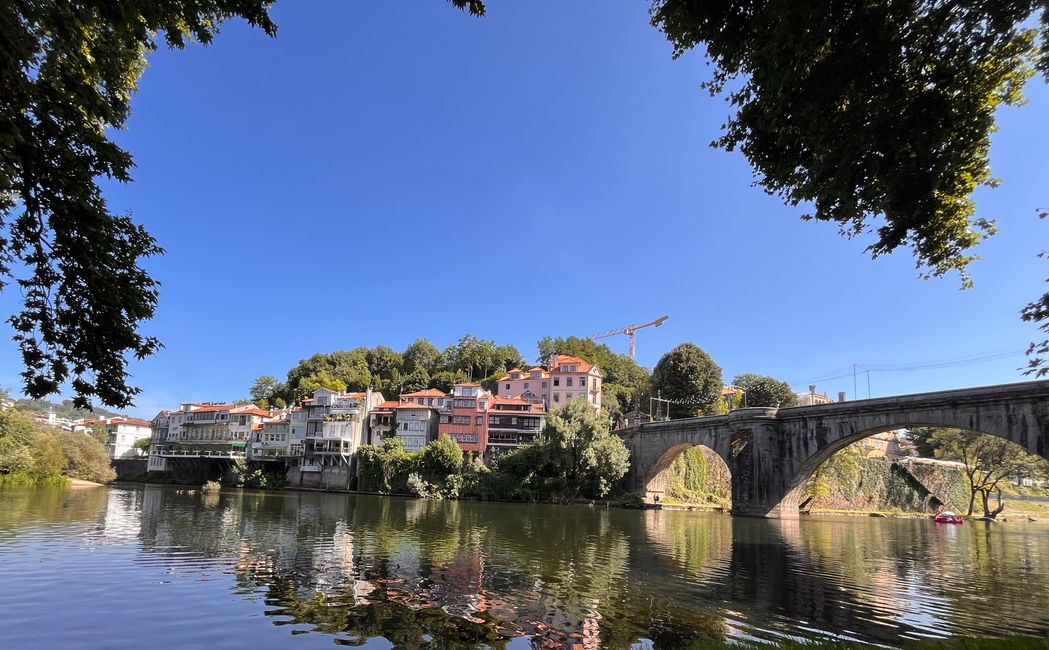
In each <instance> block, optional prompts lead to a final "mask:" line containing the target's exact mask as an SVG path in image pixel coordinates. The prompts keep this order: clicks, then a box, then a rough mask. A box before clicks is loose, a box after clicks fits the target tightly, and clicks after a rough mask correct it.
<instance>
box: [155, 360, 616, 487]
mask: <svg viewBox="0 0 1049 650" xmlns="http://www.w3.org/2000/svg"><path fill="white" fill-rule="evenodd" d="M526 377H527V378H528V379H527V380H526V379H525V378H526ZM533 377H534V378H535V379H533ZM601 379H602V376H601V372H600V370H599V369H598V368H597V367H596V366H594V365H593V364H591V363H589V362H587V361H585V360H583V359H579V358H578V357H571V356H565V355H555V356H554V357H552V358H551V359H550V363H549V365H548V366H547V367H545V368H542V367H538V366H537V367H535V368H531V369H529V370H520V369H513V370H511V371H509V372H508V373H507V374H506V375H505V376H504V377H502V378H500V380H499V383H498V386H497V388H496V390H497V391H498V394H496V393H494V392H492V391H489V390H487V389H485V388H484V387H482V386H481V385H480V384H476V383H470V382H467V383H461V384H456V385H455V386H453V387H452V391H451V393H444V392H443V391H440V390H437V389H434V388H428V389H425V390H420V391H415V392H407V393H403V394H401V395H399V396H398V398H397V399H396V400H387V399H386V398H385V396H383V394H382V393H380V392H378V391H372V390H367V391H361V392H339V391H333V390H330V389H327V388H321V389H318V390H316V391H315V392H314V393H313V395H312V396H310V397H307V398H305V399H303V400H302V402H301V403H300V404H299V405H296V406H294V407H291V408H286V409H281V410H277V411H274V410H263V409H260V408H258V407H256V406H254V405H246V406H245V405H234V404H215V403H201V402H186V403H183V404H181V405H180V406H179V408H178V409H177V410H171V411H161V412H160V413H158V414H157V415H156V417H154V418H153V421H152V423H151V432H150V435H151V442H150V451H149V460H148V465H147V467H148V469H149V471H153V472H163V471H169V470H170V469H172V467H173V466H174V465H177V464H180V463H181V464H182V465H184V464H185V463H184V461H185V460H186V459H205V460H208V459H211V460H226V461H239V460H244V461H248V462H254V463H260V464H263V465H262V466H263V467H267V466H268V467H269V469H270V470H271V471H274V470H278V469H281V470H283V471H285V472H286V476H287V479H288V482H289V483H290V484H292V485H303V486H318V487H342V488H345V487H351V486H352V485H353V483H354V479H355V477H356V471H357V468H356V462H355V461H356V454H357V451H358V449H359V448H360V447H361V446H362V445H365V444H374V445H381V444H383V442H384V441H385V440H386V439H387V438H391V437H396V438H398V439H399V440H400V442H401V444H402V446H403V447H404V449H405V450H406V451H418V450H420V449H422V448H423V447H425V446H426V444H428V443H429V442H431V441H433V440H436V439H438V438H440V437H448V438H451V439H452V440H455V441H456V443H458V445H459V446H460V447H461V448H462V449H463V451H465V452H470V453H473V454H475V455H478V456H482V457H486V458H491V457H493V456H497V455H500V454H502V453H505V452H507V451H509V450H512V449H515V448H517V447H521V446H523V445H527V444H529V443H531V442H532V441H533V440H534V439H535V437H536V436H537V435H538V434H539V432H540V431H541V430H542V429H543V427H544V426H545V425H546V417H547V413H548V412H549V410H550V409H551V408H552V407H553V408H556V407H557V406H560V405H561V404H563V403H564V402H566V401H567V400H569V399H573V398H583V399H585V400H586V401H587V402H588V403H589V404H591V405H592V406H593V407H594V408H600V406H601Z"/></svg>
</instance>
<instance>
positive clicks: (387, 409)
mask: <svg viewBox="0 0 1049 650" xmlns="http://www.w3.org/2000/svg"><path fill="white" fill-rule="evenodd" d="M400 404H401V403H400V402H383V403H381V404H378V405H377V406H376V407H375V408H374V409H372V410H371V411H369V412H368V444H369V445H376V446H379V447H381V446H382V444H383V442H384V441H385V440H386V439H387V438H389V437H390V436H392V435H393V419H394V416H395V413H394V409H395V408H397V407H398V406H399V405H400Z"/></svg>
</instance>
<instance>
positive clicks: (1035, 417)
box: [618, 381, 1049, 517]
mask: <svg viewBox="0 0 1049 650" xmlns="http://www.w3.org/2000/svg"><path fill="white" fill-rule="evenodd" d="M915 426H938V427H955V428H960V429H969V430H972V431H979V432H981V433H987V434H991V435H994V436H998V437H1000V438H1004V439H1006V440H1009V441H1011V442H1014V443H1017V444H1019V445H1020V446H1022V447H1024V448H1025V449H1027V451H1029V452H1031V453H1034V454H1038V455H1040V456H1042V457H1043V458H1047V459H1049V381H1034V382H1024V383H1018V384H1004V385H1001V386H986V387H980V388H967V389H960V390H950V391H940V392H935V393H920V394H915V395H902V396H899V397H883V398H877V399H868V400H857V401H854V402H835V403H832V404H820V405H816V406H804V407H797V408H785V409H775V408H745V409H737V410H735V411H733V412H731V413H729V414H728V415H719V416H714V417H705V418H686V419H681V420H670V421H666V422H650V423H646V424H642V425H640V426H638V427H633V428H630V429H625V430H622V431H619V432H618V433H619V434H620V435H621V436H622V438H623V441H624V442H625V443H626V445H627V447H628V448H629V449H630V465H631V466H630V471H629V472H628V473H627V475H626V477H625V478H624V485H625V487H626V489H627V490H629V491H631V492H636V493H639V494H643V495H645V497H646V499H647V500H652V499H654V498H655V496H657V495H659V494H660V493H662V492H663V489H664V486H665V474H664V473H663V472H664V470H666V469H667V468H668V467H669V466H670V464H671V463H673V462H674V459H676V458H677V457H678V456H679V455H680V454H681V453H682V452H683V451H684V450H686V449H688V448H689V447H694V446H697V445H703V446H706V447H708V448H710V449H711V450H713V451H714V452H716V453H717V454H718V455H719V456H720V457H721V458H722V459H724V461H725V462H726V464H727V465H728V468H729V471H730V472H731V474H732V513H733V514H737V515H746V516H757V517H797V516H798V503H799V500H800V496H801V491H802V488H803V486H804V484H805V482H806V481H807V480H808V478H809V477H810V476H812V473H813V472H814V471H815V470H816V468H817V467H819V465H820V464H821V463H822V462H823V461H825V460H827V459H828V458H830V457H831V456H832V455H833V454H834V453H835V452H837V451H839V450H840V449H843V448H845V447H846V446H848V445H850V444H852V443H854V442H857V441H859V440H862V439H863V438H866V437H868V436H871V435H874V434H876V433H882V432H884V431H892V430H895V429H904V428H909V427H915Z"/></svg>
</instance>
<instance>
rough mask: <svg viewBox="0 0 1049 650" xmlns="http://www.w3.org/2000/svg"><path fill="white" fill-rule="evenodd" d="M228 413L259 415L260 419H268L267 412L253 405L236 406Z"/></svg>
mask: <svg viewBox="0 0 1049 650" xmlns="http://www.w3.org/2000/svg"><path fill="white" fill-rule="evenodd" d="M230 412H231V413H236V414H237V415H259V416H262V417H269V415H270V412H269V411H266V410H264V409H260V408H259V407H257V406H255V405H254V404H245V405H244V406H237V407H234V408H232V409H230Z"/></svg>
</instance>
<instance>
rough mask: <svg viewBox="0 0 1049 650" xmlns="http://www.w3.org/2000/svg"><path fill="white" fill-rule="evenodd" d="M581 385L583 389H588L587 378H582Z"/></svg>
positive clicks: (580, 379)
mask: <svg viewBox="0 0 1049 650" xmlns="http://www.w3.org/2000/svg"><path fill="white" fill-rule="evenodd" d="M579 385H580V386H582V387H583V388H586V377H580V378H579Z"/></svg>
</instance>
